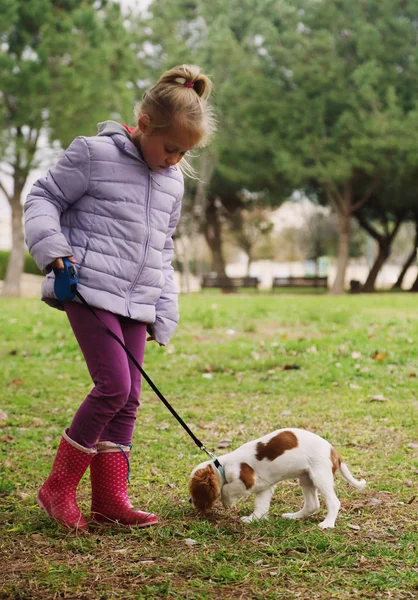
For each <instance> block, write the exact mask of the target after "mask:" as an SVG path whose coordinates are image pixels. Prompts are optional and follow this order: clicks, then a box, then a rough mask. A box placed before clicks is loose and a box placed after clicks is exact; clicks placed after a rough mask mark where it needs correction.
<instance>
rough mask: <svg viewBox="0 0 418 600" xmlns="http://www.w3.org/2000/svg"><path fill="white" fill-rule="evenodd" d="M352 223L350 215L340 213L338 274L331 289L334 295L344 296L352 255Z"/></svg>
mask: <svg viewBox="0 0 418 600" xmlns="http://www.w3.org/2000/svg"><path fill="white" fill-rule="evenodd" d="M350 221H351V217H350V214H349V213H346V212H345V211H344V212H343V211H340V212H338V255H337V273H336V276H335V280H334V283H333V284H332V287H331V293H332V294H343V293H344V289H345V274H346V271H347V266H348V260H349V253H350Z"/></svg>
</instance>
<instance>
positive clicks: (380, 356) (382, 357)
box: [372, 350, 387, 361]
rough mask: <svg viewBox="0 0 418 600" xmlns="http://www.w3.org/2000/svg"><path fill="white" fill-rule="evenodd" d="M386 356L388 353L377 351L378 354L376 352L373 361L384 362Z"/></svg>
mask: <svg viewBox="0 0 418 600" xmlns="http://www.w3.org/2000/svg"><path fill="white" fill-rule="evenodd" d="M386 356H387V352H378V350H376V352H374V353H373V354H372V359H373V360H380V361H382V360H385V358H386Z"/></svg>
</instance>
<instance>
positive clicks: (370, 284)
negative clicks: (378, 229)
mask: <svg viewBox="0 0 418 600" xmlns="http://www.w3.org/2000/svg"><path fill="white" fill-rule="evenodd" d="M389 249H390V243H389V244H387V243H381V242H380V243H379V251H378V253H377V257H376V260H375V261H374V264H373V266H372V268H371V269H370V273H369V274H368V276H367V279H366V282H365V284H364V285H363V288H362V292H366V293H369V294H370V293H371V292H374V291H375V285H376V279H377V276H378V275H379V272H380V269H381V268H382V266H383V265H384V263H385V261H386V259H387V257H388V256H389Z"/></svg>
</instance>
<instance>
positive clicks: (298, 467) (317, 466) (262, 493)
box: [189, 429, 366, 529]
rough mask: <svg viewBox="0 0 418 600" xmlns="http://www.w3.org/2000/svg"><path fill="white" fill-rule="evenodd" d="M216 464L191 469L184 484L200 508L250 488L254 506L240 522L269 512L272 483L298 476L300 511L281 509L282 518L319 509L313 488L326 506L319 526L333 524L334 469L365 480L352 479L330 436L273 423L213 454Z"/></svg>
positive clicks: (336, 504)
mask: <svg viewBox="0 0 418 600" xmlns="http://www.w3.org/2000/svg"><path fill="white" fill-rule="evenodd" d="M218 461H219V463H220V464H221V469H218V468H217V467H216V466H215V464H214V462H213V461H210V460H209V461H206V462H203V463H201V464H200V465H198V466H197V467H196V468H195V469H193V471H192V473H191V475H190V482H189V489H190V496H191V501H192V503H193V505H194V506H195V508H197V509H198V510H199V511H207V510H209V509H210V508H211V506H212V505H213V503H214V502H215V501H216V500H217V499H218V498H219V497H220V499H221V501H222V504H223V505H224V507H225V508H230V507H231V506H234V505H235V504H236V503H237V502H238V500H240V499H241V498H246V497H248V496H250V495H251V494H255V495H256V497H255V507H254V512H253V513H252V514H251V515H249V516H247V517H241V518H242V520H243V521H244V522H245V523H250V522H251V521H253V520H255V519H265V518H267V517H268V511H269V507H270V502H271V498H272V495H273V492H274V489H275V487H276V485H277V483H279V482H280V481H283V480H284V479H294V478H299V482H300V485H301V486H302V491H303V498H304V503H303V507H302V509H301V510H300V511H298V512H296V513H285V514H284V515H282V517H284V518H285V519H304V518H306V517H309V516H310V515H312V514H313V513H314V512H316V511H317V510H318V509H319V499H318V491H319V492H320V493H321V494H322V496H323V498H324V500H325V504H326V506H327V516H326V518H325V519H324V521H322V523H320V524H319V526H320V527H321V528H322V529H326V528H328V527H334V526H335V519H336V518H337V515H338V511H339V509H340V501H339V500H338V498H337V496H336V494H335V491H334V474H335V472H336V471H337V470H338V471H339V472H340V473H341V475H342V476H343V478H344V479H345V480H346V481H348V483H350V484H351V485H353V486H354V487H356V488H359V489H361V488H363V487H364V486H365V485H366V482H365V481H364V479H361V480H360V481H359V480H357V479H354V477H353V476H352V475H351V473H350V471H349V469H348V467H347V465H346V464H345V463H344V462H343V460H342V458H341V457H340V456H339V454H338V453H337V452H336V451H335V450H334V448H333V447H332V446H331V444H330V443H329V442H327V441H326V440H324V439H323V438H321V437H320V436H319V435H316V434H315V433H311V432H310V431H306V430H304V429H278V430H277V431H273V433H269V434H267V435H265V436H264V437H262V438H259V439H257V440H254V441H252V442H248V443H246V444H243V445H242V446H240V447H239V448H237V450H234V451H233V452H230V453H229V454H224V455H223V456H220V457H218Z"/></svg>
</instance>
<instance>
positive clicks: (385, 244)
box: [356, 211, 404, 293]
mask: <svg viewBox="0 0 418 600" xmlns="http://www.w3.org/2000/svg"><path fill="white" fill-rule="evenodd" d="M356 218H357V220H358V222H359V224H360V226H361V227H363V229H365V230H366V231H367V233H368V234H369V235H371V236H372V238H373V239H375V240H376V242H377V243H378V244H379V252H378V255H377V258H376V260H375V262H374V265H373V266H372V268H371V269H370V273H369V274H368V276H367V280H366V283H365V284H364V286H363V289H362V291H363V292H366V293H370V292H374V291H375V284H376V279H377V276H378V274H379V271H380V269H381V268H382V266H383V265H384V263H385V261H386V259H387V258H388V256H389V255H390V248H391V246H392V243H393V240H394V239H395V237H396V234H397V233H398V231H399V227H400V226H401V224H402V223H403V220H404V215H397V217H396V223H395V226H394V227H393V229H392V231H389V224H388V220H387V215H385V214H384V215H383V219H381V220H382V221H383V224H384V226H385V233H384V234H381V233H379V232H378V231H377V230H376V229H375V227H374V226H373V225H372V224H371V223H369V222H368V221H367V219H365V218H364V216H363V215H362V213H361V211H359V212H358V213H357V214H356Z"/></svg>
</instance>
